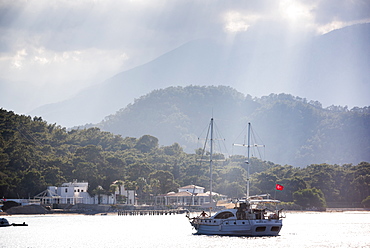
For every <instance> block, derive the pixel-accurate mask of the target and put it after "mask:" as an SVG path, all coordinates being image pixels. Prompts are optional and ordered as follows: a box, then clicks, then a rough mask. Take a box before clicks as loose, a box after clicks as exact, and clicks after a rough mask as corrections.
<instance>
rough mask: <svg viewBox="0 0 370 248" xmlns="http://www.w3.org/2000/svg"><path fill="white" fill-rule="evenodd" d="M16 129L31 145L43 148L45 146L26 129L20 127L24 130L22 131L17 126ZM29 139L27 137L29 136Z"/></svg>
mask: <svg viewBox="0 0 370 248" xmlns="http://www.w3.org/2000/svg"><path fill="white" fill-rule="evenodd" d="M15 128H16V129H17V130H18V132H19V133H20V134H21V135H22V136H23V137H25V138H26V139H27V140H28V141H30V142H31V143H35V144H36V145H39V146H42V145H43V144H42V143H41V142H40V141H39V140H38V139H37V138H35V137H34V136H33V135H32V134H31V133H29V132H28V131H27V130H26V129H25V128H24V127H22V126H20V128H21V129H22V130H20V129H19V128H18V127H17V126H15ZM26 134H27V135H28V137H27V135H26Z"/></svg>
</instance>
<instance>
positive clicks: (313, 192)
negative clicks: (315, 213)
mask: <svg viewBox="0 0 370 248" xmlns="http://www.w3.org/2000/svg"><path fill="white" fill-rule="evenodd" d="M293 198H294V203H296V204H298V205H300V206H302V207H304V208H325V207H326V201H325V197H324V194H323V193H322V191H321V190H320V189H316V188H313V189H302V190H298V191H296V192H294V193H293Z"/></svg>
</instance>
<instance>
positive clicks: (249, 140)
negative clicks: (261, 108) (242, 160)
mask: <svg viewBox="0 0 370 248" xmlns="http://www.w3.org/2000/svg"><path fill="white" fill-rule="evenodd" d="M250 147H251V123H250V122H248V146H247V148H248V153H247V154H248V155H247V161H246V164H247V200H248V198H249V179H250V178H249V151H250Z"/></svg>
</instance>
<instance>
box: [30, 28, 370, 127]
mask: <svg viewBox="0 0 370 248" xmlns="http://www.w3.org/2000/svg"><path fill="white" fill-rule="evenodd" d="M369 36H370V24H361V25H355V26H351V27H346V28H343V29H340V30H335V31H332V32H330V33H328V34H325V35H322V36H318V37H315V38H313V39H310V40H309V41H307V40H306V41H305V42H301V43H297V44H289V43H286V42H285V43H284V42H281V40H279V39H276V42H275V40H274V39H273V37H272V38H270V40H269V41H268V42H267V41H266V37H263V38H258V36H254V35H253V33H250V34H248V35H245V36H238V37H236V38H235V39H234V41H233V42H231V43H229V44H225V43H218V42H215V41H211V40H198V41H193V42H189V43H187V44H184V45H183V46H181V47H179V48H177V49H175V50H173V51H170V52H168V53H166V54H164V55H162V56H161V57H159V58H157V59H155V60H153V61H151V62H149V63H147V64H144V65H142V66H139V67H136V68H134V69H131V70H128V71H125V72H122V73H119V74H117V75H116V76H114V77H112V78H110V79H108V80H106V81H105V82H103V83H101V84H99V85H96V86H94V87H91V88H88V89H86V90H84V91H81V92H80V93H79V94H77V95H76V96H74V97H72V98H70V99H68V100H66V101H63V102H59V103H54V104H49V105H45V106H42V107H40V108H38V109H35V110H33V111H32V112H31V113H29V114H31V115H37V116H42V117H43V118H44V119H45V120H47V121H49V122H56V123H59V124H61V125H64V126H74V125H83V124H85V123H96V122H99V121H100V120H102V119H103V118H104V117H105V116H107V115H109V114H113V113H115V112H116V111H118V110H119V109H120V108H123V107H125V106H126V105H127V104H129V103H132V102H133V100H134V99H135V98H138V97H140V96H142V95H144V94H147V93H149V92H151V91H152V90H154V89H159V88H165V87H168V86H177V85H179V86H186V85H228V86H232V87H233V88H235V89H237V90H238V91H240V92H242V93H243V94H250V95H252V96H258V97H260V96H263V95H269V94H270V93H281V92H284V93H288V94H292V95H296V96H300V97H304V98H307V99H312V100H318V101H320V102H321V103H322V104H324V105H325V106H329V105H332V104H334V105H342V106H344V105H349V106H350V107H352V106H366V105H369V100H368V92H369V88H370V85H369V84H370V73H369V68H370V48H369V47H370V46H369V44H370V37H369ZM267 40H268V38H267Z"/></svg>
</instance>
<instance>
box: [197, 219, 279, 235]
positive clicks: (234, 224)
mask: <svg viewBox="0 0 370 248" xmlns="http://www.w3.org/2000/svg"><path fill="white" fill-rule="evenodd" d="M282 225H283V224H282V220H281V219H280V220H274V219H271V220H269V219H263V220H215V219H194V220H193V222H192V226H193V227H194V228H195V229H196V230H197V232H196V234H204V235H228V236H277V235H279V232H280V230H281V227H282Z"/></svg>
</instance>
